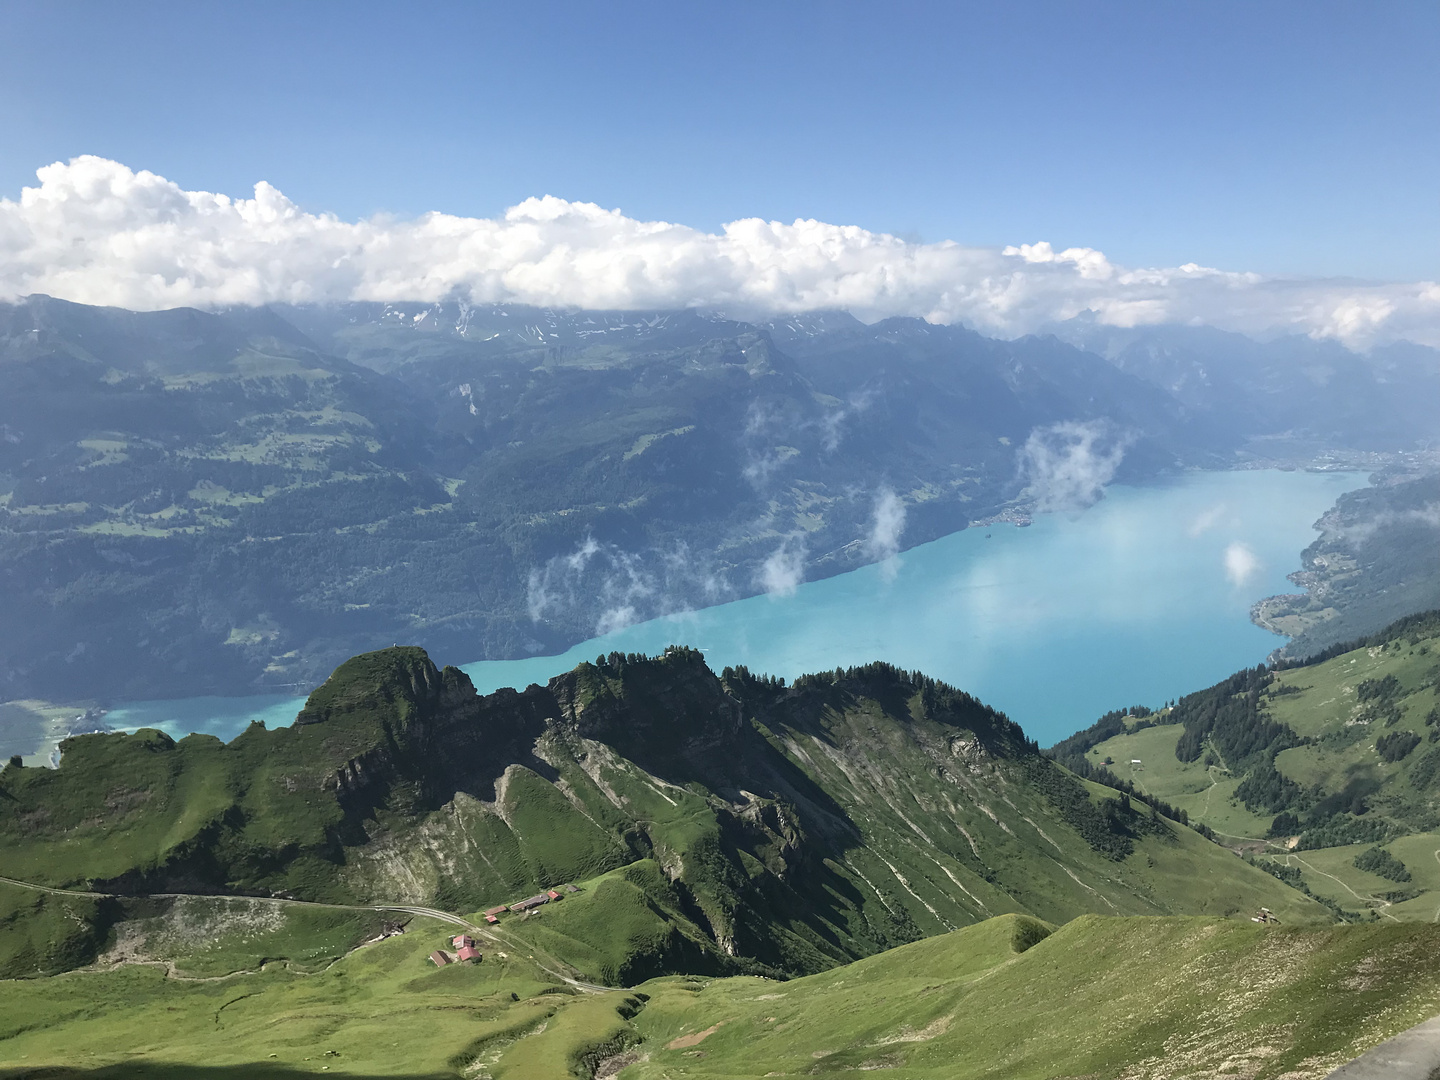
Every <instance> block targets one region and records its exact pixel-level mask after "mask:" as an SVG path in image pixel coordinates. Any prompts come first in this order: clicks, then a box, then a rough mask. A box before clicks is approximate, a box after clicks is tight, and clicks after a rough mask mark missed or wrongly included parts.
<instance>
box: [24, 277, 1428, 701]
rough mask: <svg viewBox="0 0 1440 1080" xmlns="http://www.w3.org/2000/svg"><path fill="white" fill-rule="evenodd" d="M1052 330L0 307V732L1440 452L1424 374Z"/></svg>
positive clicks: (1347, 356) (27, 304)
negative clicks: (1128, 489) (1170, 497)
mask: <svg viewBox="0 0 1440 1080" xmlns="http://www.w3.org/2000/svg"><path fill="white" fill-rule="evenodd" d="M1058 329H1059V332H1060V333H1062V334H1063V335H1064V336H1065V337H1067V338H1069V341H1065V340H1061V338H1060V337H1057V336H1050V337H1043V338H1037V337H1030V338H1022V339H1019V340H1016V341H998V340H994V339H989V338H985V337H983V336H981V335H979V334H976V333H974V332H971V331H968V330H965V329H963V328H960V327H943V326H933V325H929V324H927V323H925V322H923V321H920V320H914V319H891V320H886V321H884V322H881V323H877V324H875V325H872V326H865V325H863V324H861V323H859V322H858V321H856V320H854V319H853V318H851V317H849V316H848V315H845V314H841V313H817V314H814V315H809V316H804V317H796V318H792V319H788V320H783V321H776V322H773V323H769V324H764V325H758V324H747V323H740V322H736V321H733V320H729V319H726V318H724V317H723V316H721V315H718V314H713V313H711V314H705V313H699V312H694V311H680V312H649V313H636V312H585V311H579V312H576V311H570V312H559V311H548V310H544V309H536V308H523V307H472V306H469V305H464V304H459V303H453V304H439V305H423V304H379V303H375V304H346V305H336V306H327V307H286V306H277V307H271V308H262V309H235V310H229V311H221V312H209V313H207V312H200V311H195V310H188V309H181V310H176V311H164V312H146V313H140V312H129V311H122V310H117V309H109V308H92V307H85V306H82V305H77V304H71V303H66V302H63V301H58V300H53V299H49V298H46V297H31V298H29V299H28V300H26V301H24V302H21V303H18V304H13V305H5V306H0V611H3V612H4V615H3V617H0V697H4V698H11V699H15V698H27V697H35V698H46V699H50V700H65V701H75V700H81V699H85V698H121V699H134V698H145V697H161V696H189V695H194V694H200V693H244V692H257V691H264V690H286V689H292V690H293V689H295V688H299V687H304V686H308V685H312V684H313V683H314V682H315V681H317V680H318V679H320V678H321V677H323V675H324V674H325V673H326V672H327V671H329V670H330V669H331V668H332V667H333V666H334V665H335V664H336V663H338V662H339V661H340V660H342V659H343V658H344V657H346V656H349V655H352V654H354V653H356V652H359V651H363V650H365V649H371V648H376V647H380V646H383V645H387V644H389V643H391V642H392V641H396V640H416V639H419V640H423V641H424V642H425V643H426V644H427V646H428V647H429V648H431V649H432V650H433V651H435V652H436V654H437V655H440V656H442V657H445V658H448V659H454V660H456V661H460V660H473V659H479V658H486V657H490V658H503V657H514V656H522V655H527V654H531V653H536V652H542V651H545V652H554V651H559V650H561V649H562V648H563V647H565V646H568V645H569V644H572V643H574V642H575V641H579V640H583V639H584V638H586V637H589V636H592V635H593V634H594V633H595V632H596V631H597V630H601V629H606V628H610V627H613V626H616V625H621V624H623V623H625V622H628V621H633V620H636V619H641V618H647V617H651V616H654V615H657V614H662V613H664V612H666V611H671V610H677V609H682V608H686V607H693V606H697V605H704V604H709V603H714V602H718V601H722V600H725V599H730V598H735V597H738V596H743V595H748V594H751V593H755V592H759V591H763V590H765V589H767V588H784V587H789V586H792V585H793V583H794V582H795V581H797V580H800V579H802V578H805V577H810V578H813V577H817V576H824V575H828V574H833V573H839V572H842V571H844V570H848V569H851V568H853V567H855V566H858V565H861V564H863V563H865V562H867V561H872V560H874V559H877V558H880V557H883V556H884V555H886V554H888V553H890V552H892V551H894V550H896V549H898V548H903V547H908V546H911V545H913V544H917V543H921V542H924V541H926V540H930V539H933V538H936V537H938V536H941V535H944V534H946V533H948V532H952V531H954V530H956V529H959V528H962V527H964V526H965V525H966V524H967V523H969V522H972V521H976V520H981V519H986V518H988V517H991V516H993V515H995V514H997V513H1000V512H1001V511H1004V510H1006V509H1007V508H1009V507H1014V506H1017V505H1019V506H1023V505H1026V504H1027V501H1028V503H1036V502H1038V503H1039V504H1041V505H1051V506H1053V505H1064V504H1065V502H1066V500H1073V499H1082V500H1083V499H1084V498H1086V497H1093V491H1094V490H1096V489H1097V487H1098V484H1100V483H1103V482H1105V481H1108V480H1111V479H1119V480H1140V479H1146V478H1154V477H1158V476H1162V475H1164V474H1165V473H1166V472H1168V471H1171V470H1175V469H1179V468H1187V467H1201V468H1223V467H1232V466H1235V465H1237V464H1265V463H1272V464H1274V463H1282V464H1292V465H1293V464H1305V463H1309V462H1314V461H1317V460H1326V461H1331V462H1335V461H1346V462H1352V463H1353V462H1361V463H1365V462H1376V463H1379V462H1382V461H1383V460H1385V455H1390V454H1394V453H1396V452H1399V451H1407V450H1415V449H1424V448H1427V447H1433V446H1434V445H1435V443H1436V440H1437V439H1440V417H1437V414H1436V413H1435V411H1434V410H1433V409H1429V408H1426V404H1427V403H1429V402H1433V401H1435V400H1440V360H1437V354H1436V353H1435V352H1434V351H1432V350H1426V349H1420V348H1416V347H1409V346H1406V347H1401V346H1394V347H1390V348H1388V349H1384V350H1377V352H1376V353H1374V354H1372V355H1370V356H1368V357H1366V356H1359V355H1357V354H1354V353H1350V352H1347V351H1346V350H1344V349H1342V348H1340V347H1338V346H1335V345H1333V344H1329V343H1317V342H1313V341H1310V340H1309V339H1305V338H1294V339H1284V340H1282V341H1277V342H1271V343H1269V344H1265V345H1261V344H1257V343H1255V342H1251V341H1249V340H1248V339H1245V338H1241V337H1238V336H1235V335H1225V334H1220V333H1217V332H1215V331H1210V330H1204V329H1193V330H1192V329H1183V328H1182V329H1177V328H1159V329H1155V330H1145V331H1116V330H1109V329H1103V328H1098V327H1095V326H1093V325H1089V324H1082V323H1071V324H1065V326H1063V327H1060V328H1058ZM1056 460H1059V461H1061V462H1062V463H1064V464H1065V465H1066V466H1067V467H1066V468H1065V469H1064V470H1059V471H1060V472H1063V474H1064V476H1063V477H1060V478H1057V476H1055V475H1051V474H1050V472H1048V471H1047V470H1050V469H1051V468H1052V466H1053V463H1054V462H1055V461H1056ZM1076 475H1080V476H1082V478H1083V482H1081V483H1080V484H1079V485H1078V486H1076V485H1075V484H1074V477H1075V476H1076ZM1062 481H1063V482H1062ZM1067 484H1068V485H1069V486H1067ZM1356 632H1359V631H1358V630H1357V631H1356Z"/></svg>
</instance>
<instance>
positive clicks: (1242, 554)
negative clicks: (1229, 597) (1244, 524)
mask: <svg viewBox="0 0 1440 1080" xmlns="http://www.w3.org/2000/svg"><path fill="white" fill-rule="evenodd" d="M1262 569H1263V567H1262V566H1261V563H1260V556H1258V555H1256V554H1255V552H1254V550H1253V549H1252V548H1251V547H1250V546H1249V545H1248V544H1242V543H1240V542H1239V541H1238V540H1237V541H1235V542H1234V543H1233V544H1231V545H1230V546H1229V547H1227V548H1226V549H1225V576H1226V577H1227V578H1229V579H1230V584H1232V585H1234V586H1235V587H1236V588H1237V589H1238V588H1244V587H1245V586H1246V585H1249V584H1250V582H1251V581H1253V580H1254V579H1255V575H1256V574H1258V573H1260V571H1261V570H1262Z"/></svg>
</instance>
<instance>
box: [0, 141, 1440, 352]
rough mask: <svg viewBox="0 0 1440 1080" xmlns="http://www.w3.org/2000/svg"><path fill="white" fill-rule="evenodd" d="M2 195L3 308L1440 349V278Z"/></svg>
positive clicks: (41, 191) (115, 189)
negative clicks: (311, 306) (843, 327)
mask: <svg viewBox="0 0 1440 1080" xmlns="http://www.w3.org/2000/svg"><path fill="white" fill-rule="evenodd" d="M37 176H38V177H39V180H40V183H39V186H38V187H28V188H25V189H23V191H22V192H21V194H20V197H19V198H18V199H0V299H13V298H16V297H20V296H24V295H27V294H29V293H49V294H51V295H53V296H59V297H62V298H64V299H67V300H75V301H79V302H82V303H90V304H116V305H120V306H123V307H130V308H141V309H153V308H164V307H176V306H181V305H196V306H202V307H205V306H223V305H230V304H263V303H270V302H274V301H280V302H305V301H326V300H423V301H434V300H441V299H446V298H449V297H454V296H460V297H466V298H469V299H470V300H472V301H476V302H487V303H505V302H514V303H526V304H539V305H552V306H568V307H590V308H628V309H637V308H639V309H654V308H680V307H697V308H706V309H712V310H713V309H720V310H724V311H726V312H728V313H730V314H733V315H736V316H739V317H741V318H758V317H766V316H774V315H783V314H788V313H794V312H801V311H813V310H819V309H845V310H848V311H850V312H852V313H853V314H854V315H855V316H856V317H858V318H860V319H862V320H867V321H871V320H875V319H880V318H885V317H887V316H891V315H911V316H920V317H922V318H926V319H929V320H931V321H932V322H937V323H955V322H965V323H968V324H970V325H972V326H974V327H975V328H977V329H979V330H981V331H984V332H986V333H991V334H996V335H998V336H1002V337H1005V336H1018V335H1021V334H1025V333H1030V332H1033V331H1037V330H1043V329H1044V328H1046V327H1048V326H1051V325H1053V324H1054V323H1056V322H1059V321H1063V320H1066V319H1070V318H1074V317H1075V316H1077V315H1081V314H1084V313H1086V312H1090V313H1093V317H1094V318H1095V319H1096V320H1097V321H1098V322H1100V323H1101V324H1104V325H1109V326H1121V327H1128V326H1139V325H1151V324H1158V323H1186V324H1208V325H1212V326H1217V327H1220V328H1222V329H1226V330H1237V331H1240V332H1243V333H1270V332H1279V333H1302V334H1310V335H1312V336H1314V337H1317V338H1335V339H1338V340H1340V341H1343V342H1345V343H1346V344H1347V345H1351V346H1353V347H1359V348H1365V347H1368V346H1370V345H1372V344H1375V343H1380V342H1386V341H1392V340H1397V339H1409V340H1414V341H1419V342H1422V343H1425V344H1431V345H1440V284H1436V283H1435V282H1418V283H1412V284H1404V283H1401V284H1369V283H1364V282H1353V281H1341V280H1309V279H1283V278H1272V277H1264V276H1261V275H1259V274H1253V273H1244V272H1236V271H1228V270H1217V269H1213V268H1210V267H1204V266H1198V265H1196V264H1194V263H1186V264H1185V265H1183V266H1178V267H1168V268H1130V267H1124V266H1120V265H1117V264H1115V263H1112V262H1111V261H1110V260H1109V259H1108V258H1106V256H1105V255H1104V253H1103V252H1100V251H1096V250H1095V249H1093V248H1066V249H1064V250H1061V251H1056V250H1055V249H1054V248H1053V247H1052V246H1051V245H1050V244H1048V243H1045V242H1043V241H1042V242H1039V243H1034V244H1020V245H1013V246H1010V247H1006V248H980V247H966V246H964V245H961V244H958V243H954V242H952V241H943V242H940V243H933V244H916V243H910V242H907V241H905V240H902V239H901V238H899V237H896V236H891V235H889V234H886V233H876V232H870V231H869V230H866V229H862V228H858V227H856V226H853V225H831V224H827V223H825V222H822V221H813V220H805V219H800V220H797V221H794V222H792V223H790V224H785V223H783V222H778V221H762V220H760V219H758V218H746V219H742V220H739V221H732V222H730V223H729V224H728V225H725V226H724V227H723V228H722V229H721V230H720V231H719V232H717V233H708V232H703V231H701V230H698V229H693V228H689V227H687V226H684V225H676V224H672V223H669V222H663V221H639V220H636V219H634V218H629V217H626V216H625V215H624V214H622V213H621V212H620V211H619V210H607V209H604V208H602V207H600V206H596V205H595V204H594V203H585V202H567V201H566V200H564V199H557V198H553V197H551V196H548V195H547V196H545V197H543V198H531V199H526V200H525V201H524V202H522V203H520V204H518V205H516V206H513V207H511V208H510V209H509V210H507V211H506V212H505V213H504V214H503V215H501V216H499V217H496V218H470V217H457V216H454V215H451V214H441V213H429V214H423V215H421V216H420V217H418V218H414V219H410V220H399V219H396V218H393V217H386V216H376V217H372V218H366V219H363V220H360V221H343V220H341V219H340V218H338V217H336V216H335V215H333V214H323V213H322V214H315V213H310V212H307V211H305V210H302V209H300V207H298V206H297V205H296V204H295V203H293V202H291V201H290V200H289V199H288V198H286V197H285V195H283V194H282V193H281V192H280V191H278V190H277V189H276V188H274V187H273V186H272V185H270V184H268V183H263V182H262V183H258V184H256V185H255V189H254V196H253V198H232V197H230V196H228V195H222V194H215V193H211V192H206V191H187V190H185V189H184V188H182V187H180V185H178V184H175V183H173V182H171V181H169V180H167V179H165V178H164V177H162V176H157V175H156V174H154V173H151V172H144V171H141V172H135V171H133V170H131V169H129V168H127V167H126V166H124V165H121V164H119V163H117V162H114V161H109V160H107V159H105V158H100V157H91V156H86V157H78V158H74V159H72V160H71V161H69V162H57V163H55V164H53V165H47V166H45V167H44V168H42V169H40V170H38V172H37Z"/></svg>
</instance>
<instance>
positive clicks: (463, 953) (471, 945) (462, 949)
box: [430, 934, 480, 967]
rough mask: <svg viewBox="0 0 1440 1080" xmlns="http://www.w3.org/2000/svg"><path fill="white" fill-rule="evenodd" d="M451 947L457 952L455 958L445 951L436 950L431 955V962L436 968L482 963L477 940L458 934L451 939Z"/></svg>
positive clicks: (467, 935)
mask: <svg viewBox="0 0 1440 1080" xmlns="http://www.w3.org/2000/svg"><path fill="white" fill-rule="evenodd" d="M450 947H451V948H453V949H454V950H455V955H454V956H451V955H450V954H449V953H447V952H446V951H445V950H444V949H436V950H435V951H434V952H432V953H431V954H430V960H431V962H432V963H433V964H434V965H435V966H436V967H444V966H445V965H446V964H478V963H479V962H480V950H479V949H477V948H476V947H475V939H474V938H472V937H471V936H470V935H469V934H456V935H455V936H454V937H453V938H451V939H450Z"/></svg>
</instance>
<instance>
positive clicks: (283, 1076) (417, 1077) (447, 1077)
mask: <svg viewBox="0 0 1440 1080" xmlns="http://www.w3.org/2000/svg"><path fill="white" fill-rule="evenodd" d="M317 1075H319V1068H318V1067H317V1068H314V1069H304V1070H301V1069H294V1068H290V1067H289V1066H285V1065H276V1064H274V1063H273V1062H257V1063H255V1064H253V1065H172V1064H162V1063H160V1062H153V1061H134V1062H128V1063H126V1064H123V1065H107V1066H104V1067H102V1068H97V1069H72V1068H66V1067H64V1066H53V1065H50V1066H34V1067H30V1068H26V1067H20V1068H13V1067H0V1080H301V1078H302V1077H306V1078H313V1077H315V1076H317ZM327 1075H329V1076H334V1077H337V1078H339V1080H380V1077H379V1076H378V1075H376V1074H372V1073H364V1072H349V1071H347V1070H346V1069H345V1067H344V1066H343V1065H341V1064H339V1063H338V1062H337V1063H336V1064H334V1065H332V1066H331V1067H330V1070H329V1072H328V1074H327ZM386 1080H455V1073H452V1072H444V1073H433V1072H432V1073H405V1074H403V1075H401V1074H398V1073H387V1074H386Z"/></svg>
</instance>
